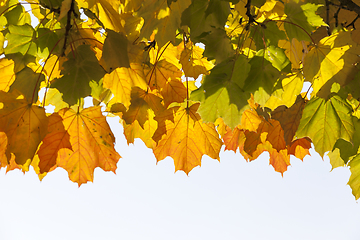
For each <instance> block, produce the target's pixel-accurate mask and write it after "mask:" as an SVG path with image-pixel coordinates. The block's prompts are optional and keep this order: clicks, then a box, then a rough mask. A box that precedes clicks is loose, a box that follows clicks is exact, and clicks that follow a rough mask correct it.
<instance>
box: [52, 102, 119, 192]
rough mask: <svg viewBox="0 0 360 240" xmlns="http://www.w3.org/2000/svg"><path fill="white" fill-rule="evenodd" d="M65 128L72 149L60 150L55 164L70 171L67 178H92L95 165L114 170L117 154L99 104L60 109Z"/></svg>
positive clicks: (81, 181) (74, 180) (113, 139)
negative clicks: (82, 107)
mask: <svg viewBox="0 0 360 240" xmlns="http://www.w3.org/2000/svg"><path fill="white" fill-rule="evenodd" d="M59 115H60V116H61V117H62V118H63V124H64V127H65V130H66V131H67V132H68V133H69V136H70V138H69V140H70V144H71V147H72V150H71V149H69V148H62V149H60V150H59V154H58V159H57V164H58V166H59V167H62V168H64V169H65V170H66V171H68V173H69V178H70V180H71V181H73V182H77V183H78V184H79V186H80V185H81V184H83V183H86V182H88V181H92V180H93V175H94V169H95V168H96V167H100V168H102V169H103V170H105V171H112V172H115V170H116V163H117V162H118V160H119V158H120V155H119V154H118V153H117V152H116V151H115V149H114V141H115V138H114V135H113V134H112V132H111V130H110V127H109V125H108V123H107V122H106V118H105V116H103V115H102V113H101V109H100V107H91V108H86V109H84V110H82V111H81V112H76V111H74V110H72V109H62V110H61V111H60V112H59Z"/></svg>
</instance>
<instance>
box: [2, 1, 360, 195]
mask: <svg viewBox="0 0 360 240" xmlns="http://www.w3.org/2000/svg"><path fill="white" fill-rule="evenodd" d="M326 3H327V4H326V5H327V6H326V7H321V6H322V5H319V4H318V3H317V2H316V3H315V2H311V1H299V2H297V1H276V0H266V1H265V0H259V1H258V0H253V1H246V0H240V1H238V0H236V1H233V2H230V1H223V0H196V1H191V0H182V1H180V0H160V1H156V0H120V1H109V0H91V1H89V0H76V1H74V0H56V1H50V0H41V1H35V0H34V1H33V0H32V1H30V2H29V6H30V7H31V8H29V9H27V10H25V8H24V6H23V5H22V4H23V3H20V4H19V2H18V1H15V0H8V1H2V3H1V4H0V12H1V14H0V30H1V31H0V54H1V57H0V90H1V91H4V92H0V167H6V168H7V171H8V170H12V169H21V170H22V171H27V170H28V169H29V166H30V164H31V165H32V166H33V167H34V170H35V172H36V173H37V174H38V175H39V178H40V179H42V178H43V177H44V176H45V175H46V174H47V173H48V172H50V171H52V170H53V169H55V168H56V167H58V166H60V167H63V168H65V169H66V170H67V171H68V173H69V177H70V179H71V180H72V181H75V182H77V183H78V184H79V185H81V184H82V183H85V182H87V181H92V180H93V172H94V169H95V168H96V167H101V168H102V169H104V170H105V171H115V169H116V163H117V161H118V159H119V158H120V156H119V155H118V153H116V152H115V149H114V137H113V134H112V132H111V130H110V128H109V126H108V124H107V122H106V119H105V115H107V116H109V117H110V116H119V117H120V123H122V124H123V127H124V135H125V137H126V139H127V142H128V144H129V143H133V142H134V139H135V138H140V139H141V140H142V141H143V142H144V143H145V144H146V146H148V147H149V148H152V149H153V152H154V154H155V156H156V158H157V160H158V161H161V160H162V159H164V158H165V157H166V156H170V157H172V158H173V159H174V162H175V169H176V170H183V171H185V172H186V173H189V172H190V171H191V169H193V168H194V167H195V166H199V165H200V164H201V158H202V156H203V155H204V154H206V155H209V156H210V157H211V158H214V159H218V160H219V151H220V148H221V145H222V140H223V141H224V144H225V150H233V151H237V150H239V152H240V153H241V154H242V155H243V157H244V158H245V159H247V160H249V161H253V160H255V159H256V158H258V157H259V155H260V154H261V153H263V152H268V153H269V163H270V164H271V165H272V166H273V167H274V169H275V171H278V172H280V173H281V174H283V173H284V172H285V171H286V170H287V166H289V164H290V155H293V156H295V157H297V158H299V159H301V160H303V159H304V157H305V156H307V155H309V149H310V147H311V143H313V144H314V145H313V146H314V148H315V151H317V152H318V153H319V154H320V155H321V156H323V155H324V153H325V152H328V151H329V154H328V156H329V158H330V162H331V164H332V167H333V168H334V167H338V166H346V165H348V166H350V171H351V172H352V175H351V177H350V180H349V185H350V186H351V188H352V189H353V194H354V195H355V197H356V198H359V189H360V188H359V186H360V183H359V181H358V175H359V174H358V165H359V164H358V150H359V145H360V137H359V136H360V134H359V129H360V121H359V116H360V111H359V110H358V105H359V101H358V99H359V97H360V93H359V91H358V85H359V80H360V73H359V68H358V64H359V55H360V47H359V45H358V44H357V43H358V42H359V40H358V39H357V36H358V34H359V30H358V28H359V24H360V21H359V20H358V17H357V16H358V15H359V13H358V10H357V9H356V4H357V5H359V4H358V1H356V2H354V4H355V5H351V4H352V1H341V3H342V6H341V9H340V8H338V3H336V2H334V1H333V0H329V1H327V2H326ZM349 4H350V5H349ZM351 6H352V7H351ZM344 8H346V9H344ZM79 10H80V11H79ZM340 10H341V11H340ZM80 12H81V13H83V14H85V15H86V16H87V18H86V19H84V17H83V16H84V15H83V14H80ZM30 13H31V14H32V15H33V16H34V17H35V18H37V20H38V23H37V21H33V20H34V18H33V17H30ZM325 22H326V23H325ZM340 26H341V27H340ZM197 43H201V45H200V44H197ZM304 81H309V82H311V87H306V88H308V92H310V91H311V90H312V93H311V95H310V97H309V98H310V100H309V101H307V100H305V93H302V94H301V91H302V90H303V88H304ZM189 95H190V96H189ZM88 96H90V97H92V103H93V105H94V106H95V107H90V106H88V101H85V100H84V98H85V97H88ZM194 101H195V103H194ZM84 103H86V104H84ZM45 108H46V111H47V112H48V113H45ZM219 134H220V136H221V138H222V140H221V138H220V137H219ZM18 142H24V144H22V145H19V144H17V143H18ZM35 153H37V154H35Z"/></svg>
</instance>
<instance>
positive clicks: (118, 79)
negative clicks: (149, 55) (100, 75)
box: [104, 63, 147, 107]
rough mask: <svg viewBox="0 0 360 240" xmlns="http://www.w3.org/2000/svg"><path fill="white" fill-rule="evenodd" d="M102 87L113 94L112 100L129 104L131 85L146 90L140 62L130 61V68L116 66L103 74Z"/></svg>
mask: <svg viewBox="0 0 360 240" xmlns="http://www.w3.org/2000/svg"><path fill="white" fill-rule="evenodd" d="M104 87H106V88H108V89H110V90H111V92H112V93H113V94H114V101H115V102H121V103H123V104H124V105H125V107H129V106H130V95H131V89H132V88H133V87H139V88H141V89H144V90H146V88H147V84H146V81H145V76H144V71H143V68H142V66H141V65H140V64H135V63H131V65H130V68H125V67H122V68H117V69H115V70H114V71H112V72H111V73H110V74H106V75H105V76H104Z"/></svg>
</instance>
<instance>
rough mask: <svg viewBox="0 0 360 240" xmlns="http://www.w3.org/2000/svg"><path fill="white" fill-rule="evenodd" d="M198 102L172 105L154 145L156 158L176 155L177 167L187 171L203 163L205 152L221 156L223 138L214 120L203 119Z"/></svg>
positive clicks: (214, 157) (213, 156)
mask: <svg viewBox="0 0 360 240" xmlns="http://www.w3.org/2000/svg"><path fill="white" fill-rule="evenodd" d="M198 107H199V103H196V104H194V105H192V106H190V107H189V108H188V109H186V108H182V107H173V108H171V109H170V110H169V111H168V112H167V113H168V119H173V121H172V120H165V124H164V126H163V127H164V128H166V130H164V131H165V132H166V134H164V135H163V136H162V138H161V140H160V141H159V143H158V145H157V146H156V147H155V148H154V150H153V151H154V154H155V157H156V159H157V161H161V160H163V159H164V158H165V157H166V156H170V157H172V158H173V159H174V164H175V171H178V170H183V171H184V172H185V173H186V174H188V173H189V172H190V171H191V170H192V169H193V168H194V167H196V166H200V165H201V158H202V156H203V155H204V154H206V155H208V156H209V157H211V158H213V159H219V152H220V149H221V145H222V141H221V140H220V138H219V134H218V133H217V132H216V130H215V127H214V125H213V124H207V123H203V122H202V120H201V118H200V116H199V114H198V113H197V112H196V110H197V109H198Z"/></svg>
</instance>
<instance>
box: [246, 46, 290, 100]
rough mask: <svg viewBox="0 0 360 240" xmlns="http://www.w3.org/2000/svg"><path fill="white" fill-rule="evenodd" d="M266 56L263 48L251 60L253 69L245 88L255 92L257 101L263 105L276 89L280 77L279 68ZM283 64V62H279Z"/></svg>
mask: <svg viewBox="0 0 360 240" xmlns="http://www.w3.org/2000/svg"><path fill="white" fill-rule="evenodd" d="M266 58H267V57H264V52H263V50H261V51H259V52H258V54H257V56H255V57H253V58H252V59H251V60H250V61H249V63H250V65H251V69H250V72H249V75H248V76H247V78H246V80H245V84H244V90H245V91H247V92H251V93H253V94H254V100H255V102H257V103H259V104H261V105H264V104H265V103H266V101H267V100H268V99H269V98H270V96H271V94H272V93H273V92H274V91H275V90H276V88H275V87H276V86H277V85H276V82H277V80H278V78H279V77H280V72H279V71H278V69H276V68H275V67H274V66H273V65H272V63H271V62H269V61H267V60H266ZM275 65H277V64H275ZM281 65H283V64H279V66H281ZM279 87H280V86H279Z"/></svg>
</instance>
